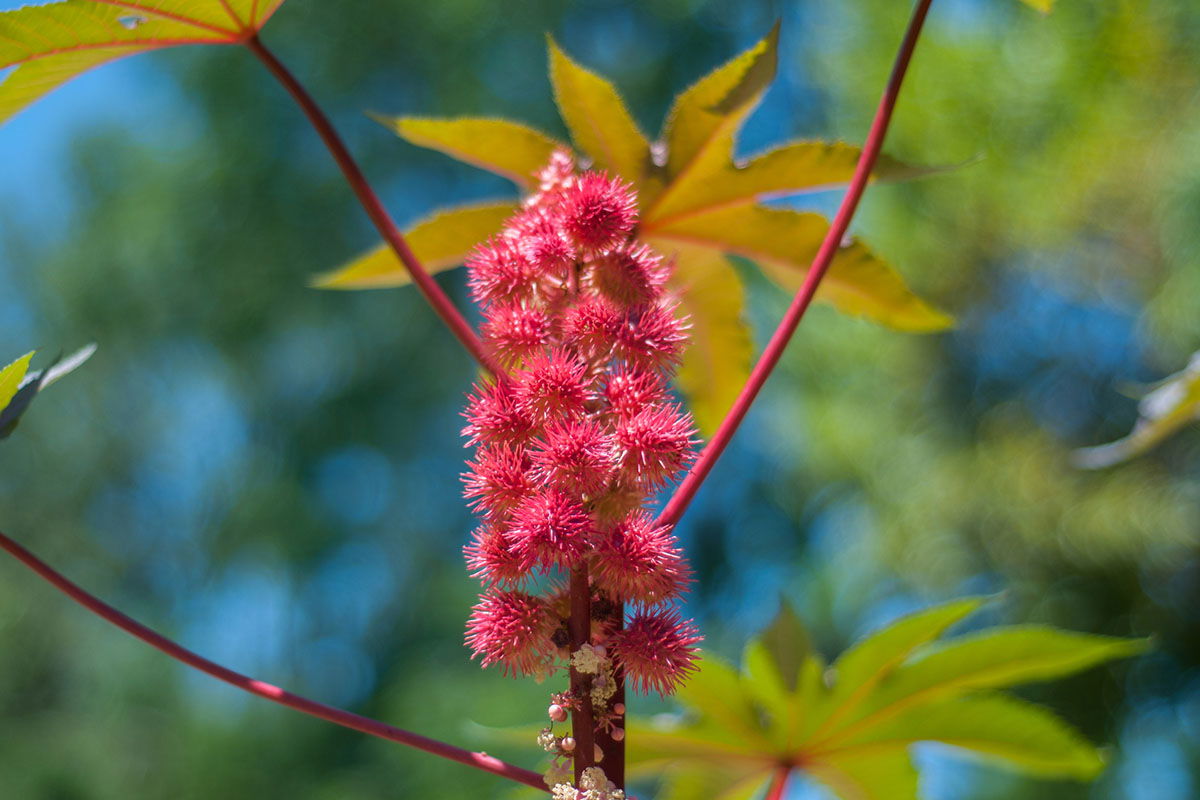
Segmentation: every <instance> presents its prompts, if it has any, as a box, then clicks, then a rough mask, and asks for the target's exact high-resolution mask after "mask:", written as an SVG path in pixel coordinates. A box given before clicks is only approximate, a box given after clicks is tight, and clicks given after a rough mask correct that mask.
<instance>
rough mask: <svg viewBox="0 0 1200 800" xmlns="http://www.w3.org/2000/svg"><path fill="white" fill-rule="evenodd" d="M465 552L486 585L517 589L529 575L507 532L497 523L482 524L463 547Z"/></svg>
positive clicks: (471, 565)
mask: <svg viewBox="0 0 1200 800" xmlns="http://www.w3.org/2000/svg"><path fill="white" fill-rule="evenodd" d="M463 555H464V556H466V559H467V567H468V568H469V569H470V570H471V576H472V577H474V578H478V579H479V580H480V581H482V582H483V583H484V585H486V586H492V585H497V586H502V587H506V588H513V587H516V586H519V585H520V584H521V583H523V582H524V581H525V578H526V577H527V575H528V572H527V570H526V569H525V566H524V564H523V563H522V562H521V558H520V556H518V555H517V554H516V553H514V552H513V551H512V545H511V543H510V542H509V541H508V537H507V536H505V534H504V531H503V530H501V529H500V528H497V527H496V526H494V525H483V526H481V527H479V528H478V529H477V530H476V531H475V533H474V535H473V536H472V537H471V542H470V543H469V544H468V545H467V546H466V547H464V548H463Z"/></svg>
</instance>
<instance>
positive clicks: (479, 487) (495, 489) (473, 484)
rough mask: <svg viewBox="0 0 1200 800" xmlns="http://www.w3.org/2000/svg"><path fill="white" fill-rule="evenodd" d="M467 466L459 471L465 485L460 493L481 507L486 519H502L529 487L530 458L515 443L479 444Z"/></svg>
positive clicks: (474, 504)
mask: <svg viewBox="0 0 1200 800" xmlns="http://www.w3.org/2000/svg"><path fill="white" fill-rule="evenodd" d="M467 466H468V467H469V468H470V471H469V472H466V473H464V474H463V483H464V484H465V485H466V488H465V490H464V492H463V494H464V495H465V496H466V497H467V499H468V500H469V501H470V503H471V506H472V507H473V508H476V509H479V510H482V511H483V512H484V515H485V516H486V517H487V518H489V519H502V518H503V517H504V516H506V515H507V514H508V512H509V511H511V510H512V509H513V508H514V507H516V505H517V504H518V503H520V502H521V500H523V499H524V498H525V496H526V495H528V494H529V491H530V490H531V489H532V488H533V483H532V481H531V480H530V475H529V470H530V467H531V466H532V465H531V462H530V460H529V458H528V457H527V456H526V454H525V451H524V450H522V449H520V448H518V447H512V446H510V445H507V444H498V445H495V446H493V447H481V448H480V449H479V451H478V452H477V453H476V454H475V460H474V461H468V462H467Z"/></svg>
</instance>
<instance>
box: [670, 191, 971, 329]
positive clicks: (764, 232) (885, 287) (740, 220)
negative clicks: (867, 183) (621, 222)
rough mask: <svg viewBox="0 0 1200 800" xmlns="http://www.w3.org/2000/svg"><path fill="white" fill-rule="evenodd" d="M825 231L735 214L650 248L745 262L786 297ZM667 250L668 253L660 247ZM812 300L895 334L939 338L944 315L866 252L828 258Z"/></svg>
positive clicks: (767, 214)
mask: <svg viewBox="0 0 1200 800" xmlns="http://www.w3.org/2000/svg"><path fill="white" fill-rule="evenodd" d="M827 230H828V224H827V223H826V222H825V219H824V218H823V217H821V216H820V215H819V214H812V213H805V212H800V211H794V210H792V209H786V208H767V207H765V206H738V207H735V208H728V209H724V210H721V211H714V212H711V213H708V214H703V215H699V216H695V217H689V218H687V219H683V220H679V221H677V222H675V223H673V224H671V225H668V226H665V227H660V228H656V229H655V230H654V231H653V234H652V235H651V238H652V240H654V241H657V242H668V243H670V244H671V245H675V246H681V245H693V246H700V247H708V248H711V249H714V250H719V251H723V252H726V253H732V254H735V255H739V256H743V257H745V258H748V259H750V260H751V261H754V262H755V263H756V264H758V266H759V268H760V269H762V270H763V271H764V272H765V273H766V274H767V275H768V276H769V277H770V278H771V279H772V280H774V281H775V282H776V283H778V284H779V285H780V286H782V287H783V288H784V289H786V290H787V291H789V292H794V291H795V290H796V289H797V288H799V286H800V284H801V283H802V282H803V280H804V275H805V274H806V273H807V271H808V268H809V266H810V265H811V263H812V260H813V257H814V256H815V255H816V253H817V250H818V248H819V247H820V246H821V241H822V239H824V238H825V233H826V231H827ZM666 246H670V245H666ZM817 297H818V298H820V299H822V300H825V301H827V302H830V303H832V304H833V305H834V306H835V307H836V308H837V309H838V310H839V311H842V312H844V313H847V314H857V315H861V316H864V317H867V318H868V319H870V320H872V321H874V322H878V323H880V324H883V325H887V326H889V327H892V328H896V329H899V330H906V331H913V332H927V331H937V330H943V329H945V328H947V327H949V326H950V325H951V324H952V323H953V319H952V318H951V317H949V316H948V315H946V314H944V313H942V312H941V311H938V310H937V309H935V308H933V307H932V306H930V305H929V304H928V303H926V302H925V301H924V300H922V299H921V298H920V297H918V296H917V295H916V294H914V293H913V292H912V290H911V289H909V288H908V286H907V285H906V284H905V283H904V279H903V278H901V277H900V275H899V274H898V273H897V272H896V271H895V270H893V269H892V268H891V267H890V266H888V265H887V264H886V263H884V262H883V261H881V260H879V259H878V258H876V257H875V255H874V254H872V253H871V251H870V250H868V249H867V248H866V247H865V246H864V245H862V244H858V243H855V244H852V245H851V246H850V247H844V248H842V249H841V251H839V253H838V255H837V256H836V257H835V258H834V261H833V264H832V265H831V267H830V269H829V272H828V273H827V274H826V276H825V280H824V281H823V282H822V284H821V288H820V290H819V292H818V293H817Z"/></svg>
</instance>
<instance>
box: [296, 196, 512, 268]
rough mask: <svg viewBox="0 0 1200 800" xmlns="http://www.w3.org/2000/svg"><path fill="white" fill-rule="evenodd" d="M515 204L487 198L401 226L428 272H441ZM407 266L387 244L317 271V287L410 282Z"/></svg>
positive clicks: (490, 231) (492, 229)
mask: <svg viewBox="0 0 1200 800" xmlns="http://www.w3.org/2000/svg"><path fill="white" fill-rule="evenodd" d="M515 210H516V206H515V205H514V204H513V203H488V204H485V205H478V206H462V207H460V208H453V209H449V210H446V211H439V212H437V213H436V214H434V215H433V216H431V217H429V218H427V219H425V220H422V221H421V222H418V223H417V224H416V225H414V226H413V227H412V228H410V229H408V231H406V232H405V238H406V239H407V240H408V245H409V247H411V248H412V250H413V253H415V254H416V256H417V258H419V259H420V260H421V263H422V264H424V265H425V268H426V269H427V270H429V271H430V272H442V271H444V270H447V269H450V268H451V267H456V266H458V265H459V264H461V263H462V262H463V260H464V259H465V258H466V257H467V254H468V253H470V252H471V248H473V247H474V246H475V245H476V244H478V243H479V242H482V241H483V240H484V239H486V238H488V237H489V236H491V235H493V234H494V233H496V231H498V230H500V226H501V225H503V224H504V220H505V219H507V218H508V217H509V216H510V215H511V214H512V213H513V211H515ZM410 282H411V279H410V278H409V276H408V270H407V269H405V268H404V265H403V264H401V263H400V259H399V258H397V257H396V253H395V252H394V251H393V250H392V248H391V247H390V246H388V245H386V244H384V245H380V246H378V247H376V248H375V249H374V250H372V251H371V252H369V253H366V254H365V255H363V256H361V257H359V258H357V259H355V260H354V261H352V262H350V263H349V264H346V265H344V266H342V267H340V268H338V269H336V270H333V271H332V272H328V273H325V274H324V275H318V276H317V277H316V278H315V279H314V280H313V285H314V286H317V287H320V288H322V289H383V288H387V287H391V286H403V285H405V284H406V283H410Z"/></svg>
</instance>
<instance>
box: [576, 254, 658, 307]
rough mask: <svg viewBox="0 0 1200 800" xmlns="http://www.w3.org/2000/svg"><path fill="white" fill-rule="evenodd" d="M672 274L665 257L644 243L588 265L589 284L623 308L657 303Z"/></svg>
mask: <svg viewBox="0 0 1200 800" xmlns="http://www.w3.org/2000/svg"><path fill="white" fill-rule="evenodd" d="M669 274H670V272H669V270H667V269H666V268H665V267H664V266H663V260H662V257H661V256H659V255H658V254H657V253H655V252H654V251H653V250H651V249H650V248H649V247H648V246H647V245H645V244H634V245H627V246H624V247H619V248H616V249H614V250H612V251H610V252H608V253H605V254H603V255H600V256H597V257H596V258H595V259H593V260H592V262H591V263H590V264H589V266H588V272H587V280H588V284H589V285H590V286H591V287H592V288H594V289H595V290H596V291H597V292H599V293H600V294H601V295H603V296H604V297H605V298H607V299H608V300H610V301H612V302H614V303H617V304H618V305H620V306H624V307H629V306H640V305H645V304H647V303H650V302H652V301H653V300H655V299H656V298H657V297H658V296H659V294H660V293H661V292H662V287H663V286H664V285H665V284H666V282H667V277H668V275H669Z"/></svg>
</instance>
